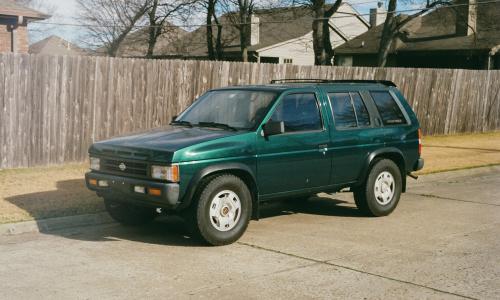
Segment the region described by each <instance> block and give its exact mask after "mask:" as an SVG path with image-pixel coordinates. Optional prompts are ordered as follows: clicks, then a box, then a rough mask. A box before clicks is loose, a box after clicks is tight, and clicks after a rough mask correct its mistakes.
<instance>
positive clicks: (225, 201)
mask: <svg viewBox="0 0 500 300" xmlns="http://www.w3.org/2000/svg"><path fill="white" fill-rule="evenodd" d="M240 216H241V202H240V198H239V197H238V195H236V193H235V192H233V191H230V190H224V191H221V192H219V193H217V195H215V197H214V198H213V199H212V201H211V202H210V222H211V223H212V226H213V227H214V228H215V229H217V230H219V231H229V230H231V229H233V228H234V227H235V226H236V224H238V221H239V220H240Z"/></svg>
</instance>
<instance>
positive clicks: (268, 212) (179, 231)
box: [5, 179, 362, 247]
mask: <svg viewBox="0 0 500 300" xmlns="http://www.w3.org/2000/svg"><path fill="white" fill-rule="evenodd" d="M5 200H7V201H8V202H10V203H11V204H13V205H15V206H17V207H18V208H20V209H22V210H24V211H25V212H27V213H28V214H30V215H31V216H32V217H33V218H34V219H35V221H36V222H37V223H38V224H39V226H38V227H39V231H40V232H41V233H42V234H49V235H57V236H61V237H64V238H69V239H75V240H84V241H94V242H112V241H119V240H129V241H136V242H141V243H149V244H158V245H171V246H181V247H182V246H184V247H204V246H206V245H205V244H203V243H202V242H201V241H200V240H198V239H196V238H194V237H193V236H192V235H191V231H190V230H189V225H188V224H187V223H186V222H185V221H184V219H182V218H181V217H179V216H175V215H167V216H164V215H162V216H159V217H158V218H157V219H156V220H155V221H154V222H152V223H150V224H147V225H144V226H138V227H132V226H123V225H120V224H117V223H114V222H113V223H107V224H100V225H96V226H94V225H93V224H89V225H90V226H76V224H75V226H74V227H71V226H70V227H68V228H64V229H59V230H50V229H47V226H45V225H43V223H45V222H47V221H46V218H50V217H54V216H61V215H77V214H82V213H88V212H89V211H93V212H95V211H98V212H103V211H104V205H103V203H102V199H100V198H98V197H97V196H95V194H94V193H92V192H90V191H88V190H87V189H86V187H85V183H84V181H83V180H81V179H75V180H65V181H59V182H57V184H56V190H51V191H46V192H37V193H30V194H22V195H16V196H11V197H7V198H5ZM82 207H83V208H82ZM293 214H310V215H322V216H332V217H353V218H359V217H362V214H360V213H359V211H358V210H357V209H356V207H355V206H354V204H353V203H351V202H349V201H345V200H340V199H337V198H334V197H332V196H326V197H319V196H317V197H311V198H310V199H308V200H300V201H299V200H280V201H273V202H267V203H263V204H262V206H261V209H260V216H259V217H260V219H268V218H280V217H282V216H287V215H293Z"/></svg>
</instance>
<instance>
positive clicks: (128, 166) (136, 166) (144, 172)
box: [101, 158, 148, 177]
mask: <svg viewBox="0 0 500 300" xmlns="http://www.w3.org/2000/svg"><path fill="white" fill-rule="evenodd" d="M122 164H123V165H124V166H125V169H123V170H122V169H120V165H122ZM101 171H102V172H109V173H113V174H122V175H129V176H134V177H146V176H148V164H147V163H143V162H134V161H129V160H120V159H109V158H101Z"/></svg>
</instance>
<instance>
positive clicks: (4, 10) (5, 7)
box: [0, 0, 50, 20]
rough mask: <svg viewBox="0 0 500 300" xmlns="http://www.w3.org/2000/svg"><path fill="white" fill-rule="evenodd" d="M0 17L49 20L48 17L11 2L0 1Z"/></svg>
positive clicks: (6, 0) (10, 0)
mask: <svg viewBox="0 0 500 300" xmlns="http://www.w3.org/2000/svg"><path fill="white" fill-rule="evenodd" d="M0 16H23V17H25V18H28V19H34V20H44V19H48V18H50V15H47V14H44V13H41V12H39V11H36V10H34V9H31V8H28V7H26V6H24V5H21V4H18V3H16V2H14V1H12V0H0Z"/></svg>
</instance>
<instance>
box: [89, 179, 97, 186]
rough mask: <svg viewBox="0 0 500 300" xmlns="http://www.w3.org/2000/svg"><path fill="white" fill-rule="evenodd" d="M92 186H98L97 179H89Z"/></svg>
mask: <svg viewBox="0 0 500 300" xmlns="http://www.w3.org/2000/svg"><path fill="white" fill-rule="evenodd" d="M89 184H90V185H97V179H89Z"/></svg>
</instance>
